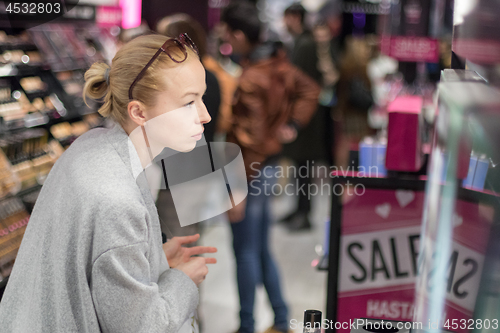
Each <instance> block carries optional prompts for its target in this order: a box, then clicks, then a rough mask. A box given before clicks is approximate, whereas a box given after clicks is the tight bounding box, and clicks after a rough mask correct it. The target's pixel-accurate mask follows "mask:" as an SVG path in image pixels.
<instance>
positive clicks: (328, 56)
mask: <svg viewBox="0 0 500 333" xmlns="http://www.w3.org/2000/svg"><path fill="white" fill-rule="evenodd" d="M306 15H307V12H306V10H305V9H304V7H303V6H302V5H301V4H300V3H294V4H292V5H291V6H290V7H288V8H287V9H286V10H285V12H284V19H283V20H284V23H285V26H286V28H287V30H288V32H289V33H290V34H291V35H292V36H293V37H294V40H295V43H294V47H293V50H292V51H291V54H290V59H291V61H292V63H293V64H294V65H296V66H297V67H298V68H300V69H301V70H302V71H304V72H305V73H306V74H307V75H309V76H310V77H311V78H312V79H314V80H315V81H316V83H318V84H319V85H320V86H321V87H322V92H321V95H320V100H319V103H318V106H317V110H316V113H315V114H314V116H313V118H312V119H311V122H310V123H309V124H308V125H307V126H306V127H304V128H303V129H301V130H300V131H299V133H298V135H297V139H296V140H295V141H293V142H292V143H290V144H287V145H285V146H284V149H283V155H284V156H286V157H289V158H291V159H292V160H294V161H295V163H296V165H297V168H298V170H302V169H304V168H311V167H314V166H313V165H314V162H323V163H328V164H330V165H331V164H332V156H331V155H332V148H333V142H332V138H333V133H332V131H333V123H332V119H331V115H330V114H331V112H330V110H331V107H332V105H333V104H334V103H335V99H336V96H335V85H336V83H337V80H338V77H339V73H338V70H337V66H338V50H337V47H336V44H335V42H334V40H333V39H332V36H331V34H330V30H329V28H328V26H327V25H326V22H325V23H320V24H316V25H315V27H314V30H313V31H310V30H309V29H307V27H306V24H305V18H306ZM312 174H313V173H312V172H311V170H308V172H307V174H306V175H305V177H303V176H301V175H298V180H297V184H298V187H299V188H308V186H309V184H310V183H311V181H312V179H311V177H310V176H311V175H312ZM310 211H311V200H310V198H309V197H308V195H307V193H305V192H303V191H299V192H298V204H297V209H296V210H295V211H293V212H292V213H291V214H289V215H288V216H286V217H285V218H284V219H283V220H282V221H283V222H285V223H286V225H287V227H288V228H289V230H291V231H299V230H307V229H310V228H311V222H310V220H309V217H308V215H309V213H310Z"/></svg>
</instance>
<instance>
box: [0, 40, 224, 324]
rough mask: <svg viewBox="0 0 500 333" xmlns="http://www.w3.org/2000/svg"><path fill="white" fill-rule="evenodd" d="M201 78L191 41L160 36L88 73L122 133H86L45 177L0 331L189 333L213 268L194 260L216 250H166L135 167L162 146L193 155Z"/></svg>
mask: <svg viewBox="0 0 500 333" xmlns="http://www.w3.org/2000/svg"><path fill="white" fill-rule="evenodd" d="M204 73H205V72H204V69H203V66H202V65H201V63H200V61H199V58H198V56H197V54H196V52H195V46H194V44H192V43H190V39H189V37H187V36H181V37H180V38H179V39H167V40H166V39H165V37H163V36H157V35H148V36H142V37H138V38H136V39H134V40H132V41H131V42H129V43H128V44H126V45H124V46H123V47H122V48H121V49H120V50H119V51H118V53H117V54H116V56H115V57H114V59H113V61H112V65H111V67H109V66H108V65H106V64H102V63H96V64H94V65H92V67H91V68H90V69H89V70H88V71H87V73H86V74H85V80H86V84H85V88H84V89H85V90H84V92H85V94H86V95H87V96H89V97H91V98H93V99H101V98H103V100H104V104H103V106H102V107H101V108H100V109H99V112H100V113H101V114H102V115H103V116H105V117H110V118H112V119H113V120H115V121H116V122H117V124H116V125H115V126H114V128H112V129H109V130H108V129H94V130H91V131H89V132H88V133H86V134H84V135H82V136H81V137H80V138H78V139H77V140H76V141H75V142H74V143H73V144H72V145H71V147H70V148H69V149H68V150H67V151H66V152H65V153H64V154H63V156H62V157H61V158H60V159H59V160H58V161H57V163H56V164H55V165H54V167H53V169H52V170H51V172H50V174H49V176H48V178H47V180H46V182H45V184H44V186H43V188H42V191H41V192H40V196H39V198H38V200H37V202H36V205H35V207H34V210H33V213H32V216H31V219H30V222H29V225H28V227H27V229H26V233H25V236H24V239H23V242H22V245H21V248H20V250H19V253H18V256H17V260H16V263H15V265H14V268H13V271H12V274H11V277H10V281H9V284H8V286H7V288H6V291H5V294H4V297H3V300H2V302H1V304H0V327H1V328H2V331H5V332H20V333H21V332H22V333H24V332H51V333H52V332H65V333H66V332H119V333H124V332H133V333H137V332H147V333H152V332H183V333H184V332H186V333H187V332H191V331H192V330H191V323H192V322H193V321H194V320H192V319H191V316H192V313H194V310H195V309H196V306H197V303H198V289H197V285H199V284H200V283H201V282H202V281H203V280H204V278H205V276H206V274H207V272H208V269H207V266H206V264H209V263H215V259H214V258H203V257H194V258H192V257H191V256H193V255H196V254H202V253H213V252H215V251H216V249H215V248H213V247H194V248H189V249H188V248H186V247H183V246H182V245H183V244H186V243H191V242H194V241H196V240H197V239H198V237H199V236H198V235H195V236H187V237H180V238H173V239H171V240H170V241H168V242H167V243H166V244H165V245H163V246H162V237H161V232H160V224H159V221H158V214H157V211H156V208H155V206H154V202H153V200H152V197H151V193H150V191H149V189H148V188H147V186H142V185H143V184H144V182H143V181H144V172H142V170H144V169H145V168H146V166H147V165H148V164H149V163H151V161H152V159H153V158H154V157H155V156H156V155H157V154H159V153H160V152H161V149H162V147H168V148H171V149H174V150H177V151H189V150H191V149H193V148H194V146H195V145H196V141H197V140H199V139H201V137H202V135H201V133H202V132H203V125H204V124H205V123H207V122H209V121H210V116H209V115H208V113H207V111H206V108H205V106H204V105H203V101H202V96H203V93H204V91H205V89H206V86H205V77H204V75H205V74H204ZM179 110H180V111H179ZM165 118H169V119H168V120H169V121H170V122H171V124H168V125H167V127H165V124H164V121H165ZM137 133H142V136H139V135H137ZM129 136H130V139H129ZM167 260H168V262H167Z"/></svg>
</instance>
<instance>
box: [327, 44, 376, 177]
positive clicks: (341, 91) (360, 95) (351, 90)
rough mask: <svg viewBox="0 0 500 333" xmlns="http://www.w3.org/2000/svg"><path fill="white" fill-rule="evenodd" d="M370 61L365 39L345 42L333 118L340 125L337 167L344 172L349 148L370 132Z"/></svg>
mask: <svg viewBox="0 0 500 333" xmlns="http://www.w3.org/2000/svg"><path fill="white" fill-rule="evenodd" d="M369 59H370V47H369V45H368V43H367V42H366V40H365V38H363V37H354V36H353V37H350V38H348V39H347V40H346V52H345V55H344V57H343V59H342V63H341V67H340V68H341V69H340V79H339V82H338V84H337V93H338V104H337V107H336V109H335V115H334V119H335V120H336V121H338V122H339V123H340V124H341V125H340V126H341V133H340V135H339V136H340V139H339V140H338V145H337V147H336V164H337V165H338V166H339V167H343V168H346V167H347V166H348V165H349V163H350V161H349V151H350V150H351V147H352V146H355V145H357V144H358V143H359V141H361V139H362V138H363V137H365V136H367V135H370V134H372V132H373V130H371V129H370V127H369V126H368V110H369V108H370V107H371V106H372V105H373V102H374V101H373V96H372V92H371V82H370V79H369V77H368V73H367V64H368V61H369Z"/></svg>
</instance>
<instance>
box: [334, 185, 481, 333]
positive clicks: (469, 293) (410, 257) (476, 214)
mask: <svg viewBox="0 0 500 333" xmlns="http://www.w3.org/2000/svg"><path fill="white" fill-rule="evenodd" d="M424 196H425V193H424V192H422V191H410V190H403V189H401V190H395V191H394V190H382V189H370V188H367V189H366V192H365V193H364V194H363V195H361V196H352V197H350V198H349V199H350V200H348V201H347V202H346V203H344V205H343V208H342V228H341V241H340V267H339V283H338V300H337V309H338V310H337V320H336V321H337V322H338V323H345V322H349V321H350V320H351V321H354V320H355V319H357V318H374V319H383V320H393V321H408V322H412V321H413V319H414V313H415V311H416V309H415V283H416V281H417V272H418V256H419V251H420V232H421V221H422V213H423V204H424ZM455 215H456V218H455V222H454V223H455V228H454V234H453V244H452V251H451V258H450V261H449V262H450V263H451V266H450V267H451V269H450V270H449V272H450V273H449V281H448V283H447V285H448V286H450V287H449V290H447V291H446V305H445V310H444V311H445V313H446V319H449V320H450V322H451V320H453V319H456V320H462V319H463V320H468V319H470V318H472V311H473V308H474V304H475V300H476V297H477V291H478V289H477V288H478V286H479V281H480V275H481V269H482V264H483V259H484V251H485V246H486V244H484V239H485V238H486V234H487V233H488V232H489V226H488V224H487V223H486V222H485V220H484V218H483V217H481V213H480V209H479V206H478V204H474V203H470V202H465V201H462V200H457V205H456V211H455ZM420 297H423V298H424V299H426V298H427V297H426V295H420ZM429 324H430V323H422V325H423V328H424V329H425V328H428V325H429ZM337 332H342V333H348V332H350V329H349V328H342V329H337ZM456 332H461V333H465V332H468V331H467V330H460V329H458V330H456Z"/></svg>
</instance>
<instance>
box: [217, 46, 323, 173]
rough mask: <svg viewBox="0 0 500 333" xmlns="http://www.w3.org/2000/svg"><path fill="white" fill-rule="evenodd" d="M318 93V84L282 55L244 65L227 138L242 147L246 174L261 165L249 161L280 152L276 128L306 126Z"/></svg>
mask: <svg viewBox="0 0 500 333" xmlns="http://www.w3.org/2000/svg"><path fill="white" fill-rule="evenodd" d="M319 93H320V87H319V86H318V85H317V83H316V82H315V81H314V80H313V79H311V78H310V77H309V76H307V75H306V74H305V73H303V72H302V71H301V70H299V69H298V68H297V67H295V66H293V65H292V64H291V63H290V62H289V61H288V59H287V58H286V55H284V54H278V55H277V56H275V57H271V58H268V59H264V60H258V61H255V62H251V63H247V64H246V65H244V66H243V73H242V75H241V77H240V79H239V85H238V88H237V90H236V93H235V98H234V100H233V118H232V126H231V129H230V130H229V132H228V134H227V141H229V142H233V143H236V144H238V145H239V146H240V147H241V150H242V153H243V160H244V162H245V168H246V172H247V177H250V175H251V174H253V173H255V170H257V169H260V168H261V166H262V165H260V164H254V165H252V163H254V162H258V163H262V162H264V161H265V160H266V159H267V158H268V157H270V156H273V155H276V154H278V153H279V152H280V151H281V148H282V144H281V142H280V141H279V139H278V138H277V133H278V128H280V127H281V126H282V125H284V124H290V125H292V126H296V127H298V128H301V127H304V126H305V125H307V123H308V122H309V120H310V119H311V117H312V116H313V114H314V112H315V111H316V107H317V104H318V96H319ZM250 166H252V167H251V168H250ZM252 169H253V170H252Z"/></svg>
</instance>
